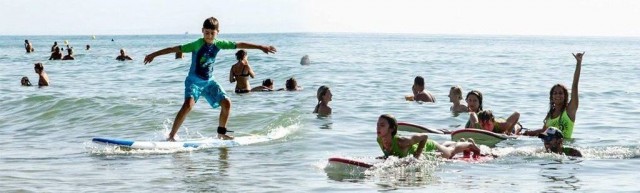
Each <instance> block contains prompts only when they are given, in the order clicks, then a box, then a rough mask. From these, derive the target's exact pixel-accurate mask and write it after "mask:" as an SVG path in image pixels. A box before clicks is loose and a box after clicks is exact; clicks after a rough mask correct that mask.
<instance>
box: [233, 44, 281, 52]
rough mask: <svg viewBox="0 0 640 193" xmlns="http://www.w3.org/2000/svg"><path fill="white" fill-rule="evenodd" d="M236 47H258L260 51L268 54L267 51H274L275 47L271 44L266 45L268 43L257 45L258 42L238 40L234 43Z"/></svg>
mask: <svg viewBox="0 0 640 193" xmlns="http://www.w3.org/2000/svg"><path fill="white" fill-rule="evenodd" d="M236 48H240V49H259V50H262V52H264V53H265V54H269V53H272V54H274V53H276V51H277V50H276V47H273V46H268V45H258V44H253V43H248V42H238V43H236Z"/></svg>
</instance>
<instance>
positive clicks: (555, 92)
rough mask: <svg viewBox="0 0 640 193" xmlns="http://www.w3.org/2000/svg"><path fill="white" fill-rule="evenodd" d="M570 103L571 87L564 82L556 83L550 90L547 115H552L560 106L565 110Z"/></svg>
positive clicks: (561, 109)
mask: <svg viewBox="0 0 640 193" xmlns="http://www.w3.org/2000/svg"><path fill="white" fill-rule="evenodd" d="M568 104H569V89H567V87H566V86H564V85H562V84H555V85H553V86H552V87H551V90H550V91H549V112H548V113H547V117H546V118H549V117H551V114H552V113H553V111H554V110H555V109H556V108H559V109H560V111H564V109H565V108H567V105H568Z"/></svg>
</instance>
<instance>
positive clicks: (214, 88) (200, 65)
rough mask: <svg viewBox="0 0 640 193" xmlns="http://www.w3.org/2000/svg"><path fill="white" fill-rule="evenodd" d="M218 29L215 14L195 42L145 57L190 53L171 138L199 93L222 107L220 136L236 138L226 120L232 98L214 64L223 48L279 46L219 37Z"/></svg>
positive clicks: (266, 50)
mask: <svg viewBox="0 0 640 193" xmlns="http://www.w3.org/2000/svg"><path fill="white" fill-rule="evenodd" d="M218 33H219V23H218V20H217V19H216V18H214V17H210V18H207V19H206V20H205V21H204V23H203V24H202V36H203V38H200V39H198V40H196V41H194V42H191V43H188V44H184V45H180V46H175V47H168V48H165V49H162V50H158V51H155V52H153V53H151V54H149V55H147V56H146V57H145V58H144V63H145V64H147V63H150V62H152V61H153V59H154V58H155V57H157V56H160V55H165V54H169V53H175V52H189V53H191V58H192V60H191V68H190V69H189V74H188V75H187V78H186V80H185V91H184V103H183V104H182V107H181V108H180V111H178V114H177V115H176V118H175V120H174V122H173V126H172V127H171V132H170V133H169V137H168V138H167V140H168V141H175V135H176V133H177V132H178V129H179V128H180V125H182V122H184V119H185V118H186V117H187V114H188V113H189V112H190V111H191V109H192V108H193V107H194V106H195V103H196V102H197V100H198V98H200V95H202V96H204V97H205V98H206V99H207V101H208V102H209V104H210V105H211V107H212V108H218V107H219V106H221V107H222V110H221V111H220V119H219V120H218V138H221V139H233V137H232V136H229V135H227V132H228V130H227V120H228V119H229V113H230V111H231V100H230V99H229V97H228V96H227V93H226V92H225V91H224V89H223V88H222V87H221V86H220V84H218V82H217V81H216V80H215V79H214V77H213V64H214V63H215V59H216V56H217V54H218V52H219V51H220V50H221V49H237V48H241V49H259V50H261V51H263V52H264V53H267V54H269V53H275V52H276V48H275V47H273V46H268V45H258V44H253V43H246V42H233V41H227V40H221V39H217V38H216V37H217V36H218Z"/></svg>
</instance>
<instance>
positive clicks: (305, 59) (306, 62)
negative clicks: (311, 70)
mask: <svg viewBox="0 0 640 193" xmlns="http://www.w3.org/2000/svg"><path fill="white" fill-rule="evenodd" d="M310 63H311V61H310V60H309V55H304V56H302V58H301V59H300V65H309V64H310Z"/></svg>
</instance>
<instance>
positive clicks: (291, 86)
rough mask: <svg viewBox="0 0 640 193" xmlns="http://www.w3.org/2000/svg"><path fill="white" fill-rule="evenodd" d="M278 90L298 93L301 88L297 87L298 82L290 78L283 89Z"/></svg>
mask: <svg viewBox="0 0 640 193" xmlns="http://www.w3.org/2000/svg"><path fill="white" fill-rule="evenodd" d="M280 90H286V91H299V90H302V87H300V86H298V81H297V80H296V79H295V78H293V77H291V78H289V79H287V81H286V82H285V83H284V88H281V89H278V91H280Z"/></svg>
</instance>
